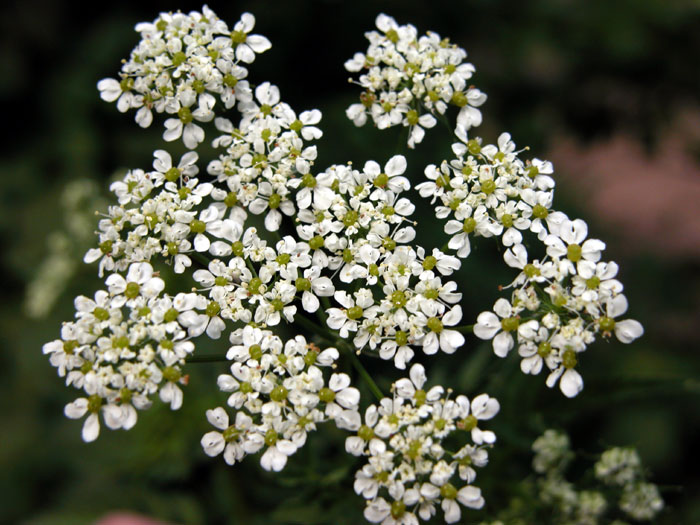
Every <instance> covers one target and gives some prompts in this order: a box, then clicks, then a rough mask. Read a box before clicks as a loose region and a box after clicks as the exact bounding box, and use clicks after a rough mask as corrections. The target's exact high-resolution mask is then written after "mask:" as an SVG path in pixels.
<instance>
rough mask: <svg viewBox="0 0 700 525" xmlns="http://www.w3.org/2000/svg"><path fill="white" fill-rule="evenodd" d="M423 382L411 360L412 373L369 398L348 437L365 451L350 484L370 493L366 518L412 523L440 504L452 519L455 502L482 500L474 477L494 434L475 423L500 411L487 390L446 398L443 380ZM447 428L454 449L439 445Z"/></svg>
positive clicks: (358, 451) (386, 524) (352, 448)
mask: <svg viewBox="0 0 700 525" xmlns="http://www.w3.org/2000/svg"><path fill="white" fill-rule="evenodd" d="M425 382H426V376H425V369H424V368H423V366H422V365H420V364H414V365H413V366H412V367H411V369H410V371H409V377H407V378H404V379H400V380H399V381H397V382H396V383H394V385H393V387H392V391H393V393H394V396H393V398H384V399H382V400H381V401H380V402H379V404H378V405H370V406H369V407H368V408H367V410H366V411H365V417H364V424H363V425H362V426H360V427H359V428H358V430H357V435H355V436H350V437H348V438H347V440H346V442H345V449H346V450H347V451H348V452H349V453H350V454H353V455H355V456H363V457H366V458H367V462H366V463H365V464H364V465H363V466H362V468H361V469H360V470H358V471H357V473H356V474H355V492H356V493H357V494H358V495H361V496H362V497H363V498H365V499H366V500H367V506H366V508H365V518H366V519H367V520H368V521H370V522H371V523H382V524H383V525H395V524H406V523H416V524H417V523H418V522H419V518H420V519H421V520H424V521H428V520H430V519H431V518H432V517H433V516H434V515H435V514H436V512H437V508H438V507H440V508H441V509H442V511H443V514H444V520H445V522H446V523H456V522H458V521H460V519H461V516H462V509H461V507H460V505H461V506H462V507H467V508H471V509H480V508H481V507H483V505H484V498H483V497H482V495H481V489H479V488H478V487H476V486H474V485H473V482H474V480H475V479H476V470H475V468H478V467H483V466H485V465H486V464H487V463H488V452H487V447H488V446H489V445H491V444H492V443H494V442H495V441H496V436H495V434H494V433H493V432H491V431H490V430H483V429H481V428H479V427H480V426H481V425H482V422H483V421H485V420H489V419H491V418H492V417H494V416H495V415H496V414H497V413H498V411H499V409H500V406H499V404H498V401H496V399H494V398H492V397H489V396H488V395H487V394H481V395H478V396H476V397H475V398H474V399H472V400H471V401H470V400H469V398H467V397H466V396H463V395H459V396H457V397H456V398H455V399H450V397H449V394H448V395H447V396H446V395H445V389H444V388H443V387H441V386H434V387H432V388H430V389H428V390H427V391H426V390H424V389H423V386H424V385H425ZM451 435H456V436H457V438H458V439H459V442H460V445H459V447H460V448H459V449H457V451H455V452H450V451H449V450H446V449H445V448H443V445H442V443H443V441H444V440H445V439H446V438H447V437H448V436H451ZM465 438H468V439H465Z"/></svg>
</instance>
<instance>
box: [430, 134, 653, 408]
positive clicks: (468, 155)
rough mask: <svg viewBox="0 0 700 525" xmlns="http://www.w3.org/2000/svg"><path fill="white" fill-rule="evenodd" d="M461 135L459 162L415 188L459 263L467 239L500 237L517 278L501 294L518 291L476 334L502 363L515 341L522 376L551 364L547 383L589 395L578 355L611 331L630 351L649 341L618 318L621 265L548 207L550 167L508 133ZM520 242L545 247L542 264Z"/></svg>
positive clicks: (623, 305)
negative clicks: (524, 155)
mask: <svg viewBox="0 0 700 525" xmlns="http://www.w3.org/2000/svg"><path fill="white" fill-rule="evenodd" d="M457 136H458V138H459V139H460V141H459V142H457V143H455V144H453V145H452V150H453V152H454V154H455V159H453V160H451V161H450V162H448V161H443V162H442V163H441V165H440V166H439V167H438V166H436V165H430V166H428V167H427V168H426V170H425V175H426V177H427V178H428V181H426V182H423V183H421V184H419V185H418V186H416V188H417V189H418V190H419V191H420V193H421V195H423V196H424V197H426V198H427V197H430V198H431V202H432V203H433V204H435V213H436V216H437V217H438V218H440V219H443V220H446V222H445V226H444V228H445V233H447V234H448V235H450V240H449V243H448V246H449V247H450V248H452V249H453V250H456V252H457V256H458V257H461V258H466V257H468V256H469V254H470V252H471V239H473V238H476V237H497V238H499V239H500V241H501V242H502V244H503V246H504V247H506V250H505V252H504V255H503V258H504V260H505V262H506V264H507V265H508V266H510V267H512V268H516V269H518V270H520V273H519V274H518V275H517V277H516V278H515V279H514V280H513V282H512V283H511V284H510V285H508V286H507V287H505V288H507V289H512V292H511V297H510V300H508V299H506V298H500V299H498V300H497V301H496V303H495V305H494V307H493V311H487V312H482V313H481V314H480V315H479V317H478V318H477V323H476V325H475V326H474V333H475V335H476V336H477V337H479V338H481V339H486V340H490V339H492V340H493V342H492V344H493V350H494V353H495V354H496V355H497V356H499V357H505V356H507V355H508V353H509V352H510V351H511V350H512V349H513V348H514V347H515V345H516V343H517V346H518V353H519V354H520V356H521V358H522V361H521V369H522V371H523V372H524V373H526V374H539V373H540V371H541V370H542V369H543V365H546V367H547V368H549V370H550V374H549V376H548V378H547V385H548V386H549V387H552V386H554V385H555V384H556V383H557V381H559V386H560V388H561V391H562V392H563V393H564V394H565V395H566V396H567V397H574V396H576V395H577V394H578V393H579V392H580V391H581V389H582V388H583V379H582V377H581V375H580V374H579V373H578V372H577V371H576V365H577V364H578V358H579V355H580V353H581V352H583V351H585V350H586V348H587V347H588V346H589V345H590V344H591V343H592V342H593V341H594V340H595V339H596V336H603V337H609V336H610V335H611V334H612V333H614V334H615V335H616V337H617V338H618V339H619V340H620V341H621V342H623V343H630V342H632V341H633V340H634V339H636V338H637V337H639V336H641V335H642V333H643V328H642V325H641V324H640V323H639V322H637V321H634V320H630V319H628V320H619V319H618V317H619V316H621V315H623V314H624V313H625V312H626V311H627V299H626V298H625V296H624V295H623V294H622V289H623V286H622V283H620V281H618V280H617V279H616V278H615V277H616V276H617V272H618V266H617V264H616V263H614V262H605V261H603V260H601V259H602V252H603V250H604V249H605V243H603V242H602V241H600V240H598V239H591V238H588V226H587V225H586V223H585V222H584V221H582V220H581V219H575V220H571V219H569V218H568V217H567V216H566V215H565V214H564V213H562V212H559V211H554V210H553V209H552V200H553V193H554V180H553V179H552V178H551V177H550V174H551V173H552V171H553V170H552V165H551V163H549V162H546V161H541V160H539V159H533V160H532V161H523V160H522V159H521V158H520V157H519V153H520V152H518V151H517V150H516V146H515V144H514V143H513V141H512V140H511V138H510V135H509V134H507V133H503V134H502V135H501V136H500V137H499V139H498V144H497V145H495V144H489V145H482V143H481V141H480V140H478V139H467V137H466V135H465V134H464V133H462V132H460V130H458V132H457ZM524 235H528V236H529V238H530V239H532V243H533V244H534V245H535V246H536V247H537V246H538V245H539V247H540V248H541V251H543V254H542V256H541V257H533V256H532V255H530V254H529V253H528V249H527V248H526V246H525V242H526V241H525V239H524Z"/></svg>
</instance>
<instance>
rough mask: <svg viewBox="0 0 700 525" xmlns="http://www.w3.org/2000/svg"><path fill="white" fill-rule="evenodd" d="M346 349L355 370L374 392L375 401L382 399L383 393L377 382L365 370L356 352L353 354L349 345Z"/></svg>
mask: <svg viewBox="0 0 700 525" xmlns="http://www.w3.org/2000/svg"><path fill="white" fill-rule="evenodd" d="M347 350H348V355H349V356H350V360H351V361H352V366H353V367H355V370H357V372H358V373H359V374H360V376H361V377H362V379H364V381H365V382H366V383H367V386H369V389H370V390H371V391H372V394H374V397H376V398H377V401H381V400H382V399H384V394H382V391H381V389H380V388H379V387H378V386H377V383H375V382H374V379H372V376H370V375H369V372H367V369H366V368H365V367H364V366H363V364H362V362H361V361H360V358H359V357H357V354H355V352H354V351H353V349H352V348H350V347H349V346H347Z"/></svg>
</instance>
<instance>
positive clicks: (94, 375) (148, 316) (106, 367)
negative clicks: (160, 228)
mask: <svg viewBox="0 0 700 525" xmlns="http://www.w3.org/2000/svg"><path fill="white" fill-rule="evenodd" d="M106 284H107V286H108V290H100V291H98V292H96V293H95V296H94V299H90V298H89V297H85V296H79V297H77V298H76V299H75V309H76V313H75V321H73V322H68V323H65V324H64V325H63V327H62V328H61V339H57V340H55V341H52V342H50V343H46V344H45V345H44V353H45V354H48V355H49V361H50V362H51V364H52V365H53V366H54V367H56V368H57V369H58V374H59V376H61V377H65V378H66V385H68V386H73V387H74V388H77V389H79V390H82V391H83V392H84V393H85V395H84V397H79V398H78V399H76V400H75V401H73V402H72V403H69V404H68V405H66V408H65V413H66V416H68V417H69V418H71V419H79V418H82V417H83V416H85V415H87V418H86V419H85V423H84V425H83V433H82V435H83V439H84V440H85V441H93V440H95V439H96V438H97V436H98V435H99V432H100V419H99V416H100V415H101V416H102V419H103V420H104V423H105V424H106V425H107V426H108V427H109V428H111V429H118V428H123V429H125V430H128V429H130V428H131V427H133V426H134V424H136V420H137V412H136V410H137V409H138V410H144V409H146V408H148V407H150V405H151V400H150V397H151V396H152V395H154V394H155V393H156V392H158V393H159V395H160V398H161V400H162V401H163V402H165V403H169V404H170V407H171V408H172V409H173V410H177V409H178V408H180V406H181V405H182V390H181V389H180V385H185V384H187V376H185V375H183V374H182V366H183V365H184V363H185V358H186V357H187V356H188V355H189V354H191V353H192V352H193V350H194V344H193V343H192V342H190V341H188V340H187V337H186V336H187V333H186V331H185V330H184V329H183V327H182V325H181V323H180V320H181V319H182V314H181V308H179V307H180V304H179V303H180V301H179V299H180V297H179V296H176V297H174V298H173V297H170V296H168V295H167V294H162V293H161V292H162V291H163V288H164V285H165V283H164V282H163V280H162V279H161V278H160V277H158V276H157V275H155V274H154V272H153V267H152V266H151V265H150V264H148V263H145V262H144V263H134V264H132V265H131V266H130V267H129V271H128V273H127V275H126V277H123V276H122V275H120V274H118V273H114V274H112V275H110V276H109V277H108V278H107V281H106Z"/></svg>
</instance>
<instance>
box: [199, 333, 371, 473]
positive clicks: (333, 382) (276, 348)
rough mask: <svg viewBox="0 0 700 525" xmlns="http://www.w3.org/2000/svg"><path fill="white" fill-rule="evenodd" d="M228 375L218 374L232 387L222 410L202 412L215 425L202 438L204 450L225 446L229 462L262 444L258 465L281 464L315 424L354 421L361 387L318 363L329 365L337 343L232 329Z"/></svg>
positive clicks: (222, 384) (353, 424)
mask: <svg viewBox="0 0 700 525" xmlns="http://www.w3.org/2000/svg"><path fill="white" fill-rule="evenodd" d="M230 339H231V342H232V343H234V344H233V346H231V348H230V350H229V355H228V357H229V359H231V360H233V361H234V363H233V364H232V365H231V373H230V374H222V375H220V376H219V378H218V381H217V383H218V385H219V388H220V389H221V390H222V391H224V392H227V393H230V395H229V398H228V405H229V407H231V408H232V409H234V410H235V417H233V418H232V419H231V420H232V421H233V422H232V423H231V422H230V421H231V420H230V419H229V415H228V413H227V412H226V410H225V409H223V408H221V407H218V408H215V409H213V410H208V411H207V419H208V420H209V422H210V423H211V424H212V425H213V426H214V427H216V428H217V430H215V431H211V432H208V433H207V434H205V435H204V437H202V447H203V448H204V451H205V452H206V453H207V454H208V455H209V456H216V455H218V454H220V453H222V452H223V455H224V460H225V461H226V463H228V464H229V465H233V464H234V463H236V462H238V461H240V460H241V459H243V457H244V456H246V455H247V454H253V453H256V452H258V451H261V450H264V452H263V454H262V456H261V457H260V464H261V465H262V467H263V468H264V469H266V470H272V471H276V472H277V471H280V470H282V469H283V468H284V466H285V465H286V463H287V458H288V457H289V456H291V455H292V454H294V453H295V452H296V451H297V449H299V448H300V447H302V446H303V445H304V443H306V435H307V433H308V432H310V431H312V430H316V425H318V424H321V423H324V422H326V421H334V422H335V423H336V425H337V426H338V427H339V428H344V429H347V430H355V429H356V428H359V420H360V415H359V413H358V411H357V409H358V404H359V401H360V392H359V391H358V390H357V389H356V388H354V387H352V386H350V377H349V376H348V375H347V374H342V373H341V374H338V373H333V374H332V375H330V378H326V377H324V374H323V372H322V370H321V368H319V367H324V368H326V367H332V366H334V362H335V360H336V359H337V358H338V351H337V350H336V349H335V348H327V349H325V350H323V351H320V350H319V348H318V347H316V346H315V345H313V344H309V343H307V342H306V339H305V338H304V337H303V336H300V335H299V336H296V337H295V338H294V339H290V340H288V341H287V342H286V343H283V342H282V340H281V339H280V338H279V337H277V336H275V335H274V334H273V333H272V332H271V331H269V330H261V329H259V328H253V327H252V326H250V325H248V326H246V327H245V328H243V329H238V330H235V331H233V332H231V337H230Z"/></svg>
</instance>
